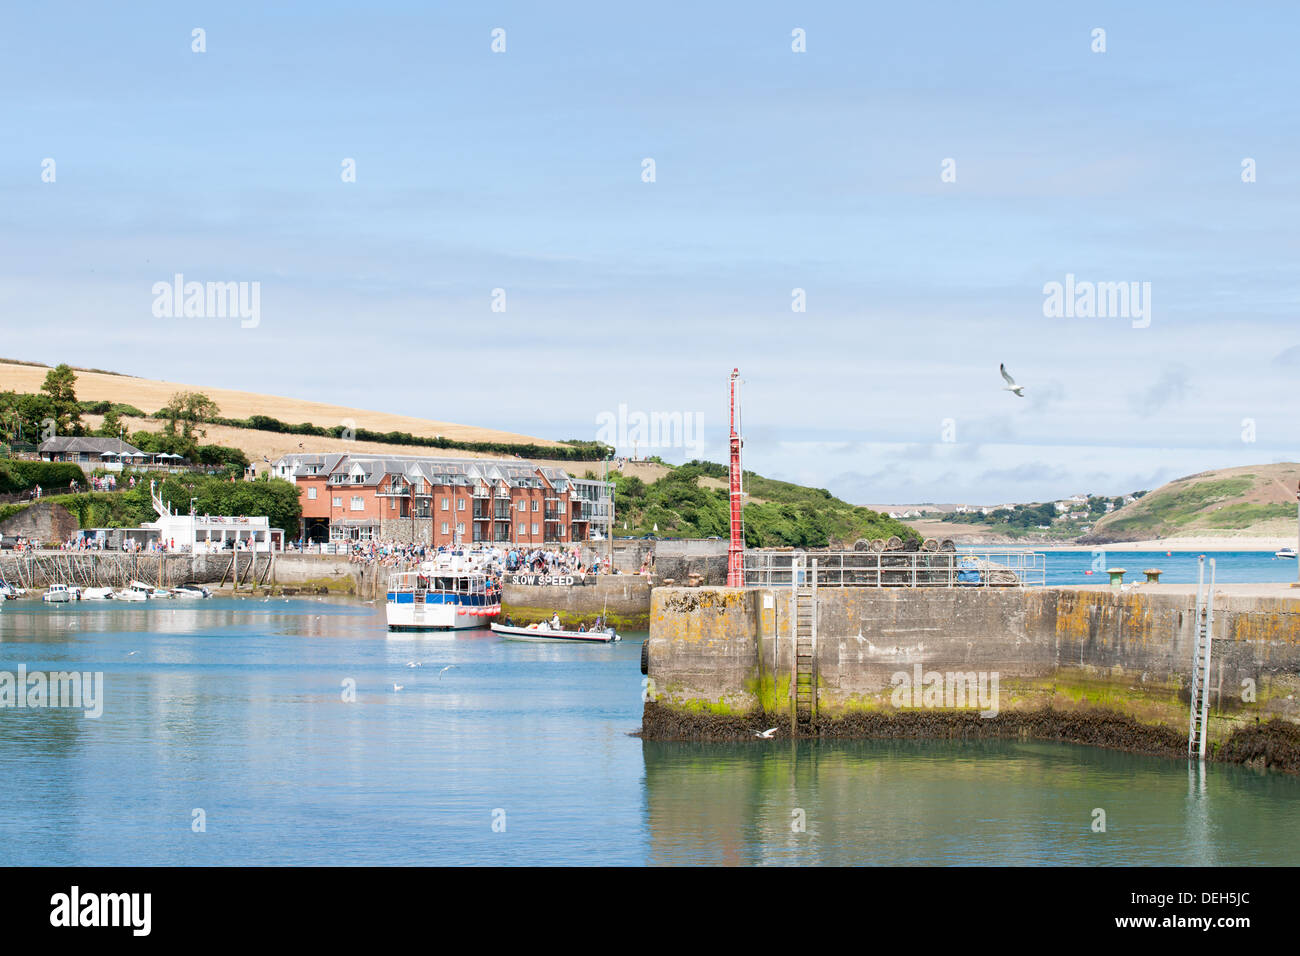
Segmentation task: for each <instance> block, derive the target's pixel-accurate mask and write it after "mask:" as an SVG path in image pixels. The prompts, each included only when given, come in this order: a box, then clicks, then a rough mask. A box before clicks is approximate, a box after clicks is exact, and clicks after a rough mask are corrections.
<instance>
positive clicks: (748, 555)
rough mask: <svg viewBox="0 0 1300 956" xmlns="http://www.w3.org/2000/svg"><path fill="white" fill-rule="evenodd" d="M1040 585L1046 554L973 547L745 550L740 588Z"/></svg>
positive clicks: (1044, 577)
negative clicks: (814, 566)
mask: <svg viewBox="0 0 1300 956" xmlns="http://www.w3.org/2000/svg"><path fill="white" fill-rule="evenodd" d="M814 560H815V561H816V562H817V586H818V587H824V588H826V587H829V588H837V587H846V588H848V587H854V588H962V587H970V588H987V587H1017V588H1025V587H1043V586H1045V585H1046V583H1047V555H1045V554H1043V553H1041V552H1034V551H1022V550H1016V549H1007V550H990V551H974V550H966V549H962V550H959V551H882V552H873V551H746V552H745V587H751V588H777V587H787V588H788V587H792V586H795V585H798V586H805V585H811V584H812V563H813V561H814Z"/></svg>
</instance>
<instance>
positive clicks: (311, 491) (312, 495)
mask: <svg viewBox="0 0 1300 956" xmlns="http://www.w3.org/2000/svg"><path fill="white" fill-rule="evenodd" d="M307 500H308V501H315V500H316V489H315V488H308V489H307Z"/></svg>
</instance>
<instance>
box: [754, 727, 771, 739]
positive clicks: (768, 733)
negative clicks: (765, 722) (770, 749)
mask: <svg viewBox="0 0 1300 956" xmlns="http://www.w3.org/2000/svg"><path fill="white" fill-rule="evenodd" d="M774 733H776V728H775V727H769V728H768V729H767V730H764V731H763V732H762V733H756V734H754V736H755V737H762V738H763V739H764V740H771V739H772V735H773V734H774Z"/></svg>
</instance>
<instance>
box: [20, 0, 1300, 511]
mask: <svg viewBox="0 0 1300 956" xmlns="http://www.w3.org/2000/svg"><path fill="white" fill-rule="evenodd" d="M232 6H233V7H235V9H231V7H232ZM996 6H997V9H992V10H991V9H988V8H987V6H986V5H977V4H969V3H940V4H935V3H910V4H894V5H887V6H886V5H875V4H849V3H815V4H792V3H786V4H776V3H743V4H742V3H734V4H709V5H695V4H692V5H686V4H672V3H657V4H653V5H650V6H644V5H635V6H630V5H629V6H625V5H610V4H597V3H590V4H588V3H570V4H547V5H539V4H523V3H520V4H511V3H485V4H460V5H451V4H439V5H432V4H399V3H388V4H376V5H374V6H372V7H366V8H358V7H356V6H355V5H343V4H329V3H313V4H297V3H283V4H273V5H267V6H266V8H264V7H263V5H260V4H259V5H252V4H248V5H229V4H204V3H197V4H186V5H184V6H183V7H182V6H181V5H175V4H149V3H137V4H131V5H130V6H129V8H127V7H125V6H120V7H117V8H110V7H109V6H108V5H103V4H99V3H87V4H60V3H49V4H40V5H27V6H23V7H21V8H20V7H16V6H12V5H11V6H10V7H9V8H7V9H6V11H5V12H4V13H3V14H2V17H3V19H2V21H0V23H2V29H0V81H3V84H4V89H5V90H6V95H5V96H4V98H3V100H2V101H0V103H2V105H0V115H2V116H3V119H4V122H3V130H4V133H3V135H2V136H0V252H2V253H3V256H2V257H0V330H2V331H3V333H4V338H5V342H6V344H5V346H4V348H3V350H2V351H3V354H7V355H10V356H13V357H20V358H25V359H32V360H39V361H47V362H57V361H67V362H70V363H72V364H76V365H84V366H94V367H101V368H110V369H114V370H117V371H122V372H127V373H132V374H138V375H144V376H149V377H160V378H169V379H173V380H177V381H185V382H193V383H200V384H208V385H212V386H221V387H227V388H245V389H253V390H259V391H267V392H274V393H280V394H287V395H294V396H300V397H303V398H310V399H316V400H321V401H331V402H338V403H341V404H348V405H355V406H359V407H365V408H376V409H383V410H390V411H400V412H406V413H410V414H416V415H421V416H427V417H430V418H438V419H444V420H449V421H461V422H468V423H475V424H482V425H486V426H491V427H496V428H503V429H508V430H513V431H521V432H527V433H531V434H537V435H543V436H547V437H555V438H569V437H583V438H592V437H595V434H596V420H597V416H598V415H599V414H600V413H601V412H602V411H611V410H614V409H617V408H618V406H619V405H620V404H626V405H627V406H629V408H631V409H634V410H644V411H646V412H653V411H659V412H673V411H681V412H690V413H692V414H694V415H697V416H699V417H700V418H701V419H702V420H703V421H704V423H705V429H704V433H705V439H706V442H707V443H708V444H707V447H706V449H705V452H706V454H707V455H709V456H710V457H712V458H714V459H715V460H723V459H724V457H725V437H726V436H725V420H726V405H725V400H726V376H727V374H728V372H729V371H730V369H731V368H732V367H733V366H739V367H740V368H741V371H742V375H743V376H744V379H745V383H746V384H745V390H744V399H745V415H744V422H745V431H746V439H747V441H746V464H747V467H750V468H753V469H754V470H757V471H760V472H762V473H764V474H768V475H771V476H774V477H783V478H789V479H792V480H798V481H802V482H807V483H812V484H816V485H819V486H823V487H829V488H831V489H832V490H833V491H835V492H836V493H837V494H840V495H842V496H844V497H846V498H849V499H851V500H855V501H859V502H878V503H883V502H911V501H978V502H986V503H988V502H997V501H1004V500H1035V499H1045V498H1053V497H1059V496H1061V495H1065V494H1071V493H1075V492H1080V491H1089V492H1094V493H1108V494H1116V493H1120V492H1125V491H1130V490H1134V489H1137V488H1149V487H1154V486H1155V485H1158V484H1160V483H1161V482H1163V481H1166V480H1169V479H1171V478H1174V477H1178V476H1180V475H1184V474H1188V473H1191V472H1195V471H1200V470H1204V469H1207V468H1214V467H1223V466H1228V465H1234V464H1249V463H1255V462H1267V461H1273V460H1295V459H1296V458H1298V457H1300V423H1298V422H1297V416H1296V415H1295V413H1294V387H1295V382H1296V381H1297V378H1298V377H1300V324H1298V323H1297V280H1296V263H1297V261H1300V255H1298V254H1300V230H1298V229H1297V226H1296V223H1297V221H1298V217H1297V212H1298V211H1300V210H1298V208H1297V206H1298V203H1297V198H1298V197H1300V189H1298V184H1300V134H1297V129H1298V127H1297V124H1296V122H1295V120H1296V103H1295V91H1296V89H1297V78H1298V73H1300V71H1298V70H1297V68H1296V66H1295V65H1294V64H1295V57H1294V54H1293V47H1294V37H1295V35H1296V33H1297V26H1300V22H1298V21H1300V11H1297V9H1296V8H1294V7H1291V6H1288V5H1285V4H1277V5H1262V4H1261V5H1251V6H1249V7H1246V8H1242V9H1238V8H1231V7H1225V6H1222V5H1218V4H1195V3H1192V4H1187V3H1179V4H1171V3H1170V4H1146V5H1143V7H1142V9H1137V10H1134V9H1130V8H1129V5H1128V4H1118V3H1117V4H1105V3H1102V4H1098V3H1092V4H1086V5H1085V4H1069V3H1060V4H1058V3H1052V4H1042V3H1023V4H1015V3H1012V4H1001V5H996ZM195 27H201V28H202V29H204V30H205V31H206V44H207V51H206V52H205V53H201V54H199V53H194V52H192V50H191V31H192V30H193V29H194V28H195ZM498 27H500V28H503V29H504V30H505V31H506V51H505V52H504V53H493V52H492V50H491V40H492V37H491V31H492V30H493V29H494V28H498ZM1098 27H1100V28H1102V29H1104V30H1105V31H1106V51H1105V52H1104V53H1094V52H1093V51H1092V49H1091V47H1092V44H1093V40H1092V31H1093V30H1094V28H1098ZM795 28H801V29H803V30H804V31H806V37H807V52H806V53H794V52H792V50H791V31H792V30H793V29H795ZM647 157H649V158H653V159H654V161H655V164H656V180H655V182H653V183H646V182H643V181H642V176H641V172H642V160H643V159H645V158H647ZM46 158H53V159H54V160H55V162H56V164H57V165H56V170H57V172H56V180H55V182H53V183H48V182H42V180H41V169H42V167H41V164H42V161H43V160H44V159H46ZM345 158H352V159H355V161H356V168H357V176H356V182H354V183H345V182H343V181H342V179H341V177H340V169H341V163H342V161H343V160H344V159H345ZM947 158H952V159H953V160H955V162H956V171H957V178H956V181H955V182H942V181H941V178H940V171H941V164H942V162H943V160H945V159H947ZM1245 158H1251V159H1253V160H1254V161H1255V163H1256V170H1257V173H1256V175H1257V181H1256V182H1253V183H1243V182H1242V180H1241V163H1242V160H1243V159H1245ZM175 273H182V274H184V275H185V277H186V278H187V279H188V280H197V281H249V282H251V281H257V282H260V283H261V316H260V323H259V324H258V326H257V327H256V328H247V329H245V328H241V327H240V323H239V321H238V320H237V319H229V318H216V317H209V318H188V319H186V318H162V319H160V318H156V317H155V316H154V315H153V312H152V309H151V306H152V303H153V295H152V292H151V289H152V286H153V284H154V283H155V282H158V281H169V280H170V279H171V277H172V276H173V275H174V274H175ZM1067 273H1070V274H1074V275H1075V276H1077V277H1078V278H1079V279H1081V280H1091V281H1126V282H1150V283H1151V289H1152V296H1151V298H1152V316H1151V324H1150V326H1149V327H1147V328H1133V327H1132V323H1131V322H1130V321H1129V320H1128V319H1126V318H1069V319H1065V318H1046V317H1045V316H1044V314H1043V300H1044V295H1043V285H1044V284H1045V283H1047V282H1051V281H1063V280H1064V277H1065V275H1066V274H1067ZM497 288H501V289H504V290H506V303H507V305H506V311H505V312H504V313H500V312H492V311H491V302H492V290H493V289H497ZM795 288H800V289H803V290H805V293H806V299H807V310H806V311H805V312H803V313H796V312H793V311H792V310H791V301H792V290H793V289H795ZM466 362H474V363H476V364H478V365H481V364H482V363H485V362H486V363H489V364H490V365H491V367H492V368H493V369H494V371H493V372H492V373H491V374H489V375H486V376H478V375H471V374H467V373H465V372H464V371H462V370H461V369H462V368H464V367H466V366H465V364H464V363H466ZM1001 362H1005V363H1006V364H1007V365H1008V367H1009V368H1010V369H1011V371H1012V373H1013V374H1014V375H1015V376H1016V377H1017V379H1018V380H1019V381H1020V382H1021V383H1023V384H1025V385H1026V386H1027V389H1026V398H1025V399H1023V400H1021V399H1017V398H1016V397H1015V396H1013V395H1011V394H1009V393H1007V392H1004V391H1001V385H1002V381H1001V379H1000V377H999V375H998V365H999V363H1001ZM1247 419H1249V420H1250V421H1251V422H1253V428H1254V438H1255V440H1254V441H1249V442H1248V441H1243V440H1242V434H1243V429H1244V427H1245V426H1243V420H1247ZM945 420H950V421H951V428H950V432H949V436H950V437H955V439H956V440H955V441H943V440H942V438H943V429H944V422H945ZM318 424H320V423H318ZM628 450H629V451H630V449H628ZM643 450H644V449H643ZM651 450H652V451H657V452H658V453H660V454H662V455H663V456H664V457H665V458H668V459H670V460H680V459H681V458H682V456H683V453H684V452H683V450H682V449H673V448H662V449H651Z"/></svg>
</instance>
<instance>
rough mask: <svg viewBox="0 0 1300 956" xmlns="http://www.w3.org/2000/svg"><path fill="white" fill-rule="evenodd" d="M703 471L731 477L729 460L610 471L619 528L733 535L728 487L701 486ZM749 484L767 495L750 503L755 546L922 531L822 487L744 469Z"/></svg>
mask: <svg viewBox="0 0 1300 956" xmlns="http://www.w3.org/2000/svg"><path fill="white" fill-rule="evenodd" d="M702 477H704V478H722V479H725V478H726V477H727V466H725V465H719V464H716V463H714V462H701V461H693V462H690V463H689V464H686V465H681V466H678V467H676V468H673V469H672V470H670V471H669V472H668V473H667V474H666V475H664V476H663V477H662V478H660V479H658V480H657V481H654V482H651V483H647V482H645V481H643V480H642V479H641V478H638V477H636V476H626V475H621V474H615V475H612V476H611V478H612V480H613V481H614V483H615V496H614V509H615V514H616V516H617V518H616V520H617V522H618V526H617V530H616V532H615V533H616V534H622V535H643V534H650V533H652V532H653V533H656V534H658V535H659V536H660V537H673V538H710V537H718V538H726V537H729V535H730V533H731V532H730V510H729V507H728V494H727V491H726V489H724V488H705V487H701V485H700V478H702ZM745 490H746V491H747V492H748V493H749V495H750V497H751V499H752V498H758V499H761V501H760V502H751V503H750V504H747V505H745V511H744V516H745V543H746V544H747V545H748V546H750V547H782V546H794V547H805V548H819V547H827V546H833V545H841V546H851V545H852V544H853V542H854V541H855V540H856V539H858V538H889V537H891V536H897V537H899V538H902V539H903V540H904V541H911V542H913V543H918V544H919V543H920V540H921V538H920V535H918V534H917V533H916V531H914V530H913V529H911V528H909V527H907V526H906V525H904V524H902V523H901V522H898V521H895V520H893V519H892V518H889V517H887V516H885V515H882V514H880V513H879V512H876V511H872V510H871V509H870V508H862V507H859V506H857V505H851V504H849V503H848V502H846V501H841V500H840V499H839V498H836V497H835V496H834V495H832V494H831V493H830V492H829V491H826V490H825V489H823V488H806V487H804V486H802V485H795V484H791V483H789V482H785V481H775V480H773V479H771V478H764V477H762V476H761V475H756V474H754V473H752V472H746V473H745ZM624 522H626V524H627V528H626V530H624V528H623V524H624ZM656 527H657V528H658V530H657V531H655V530H654V529H655V528H656Z"/></svg>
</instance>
